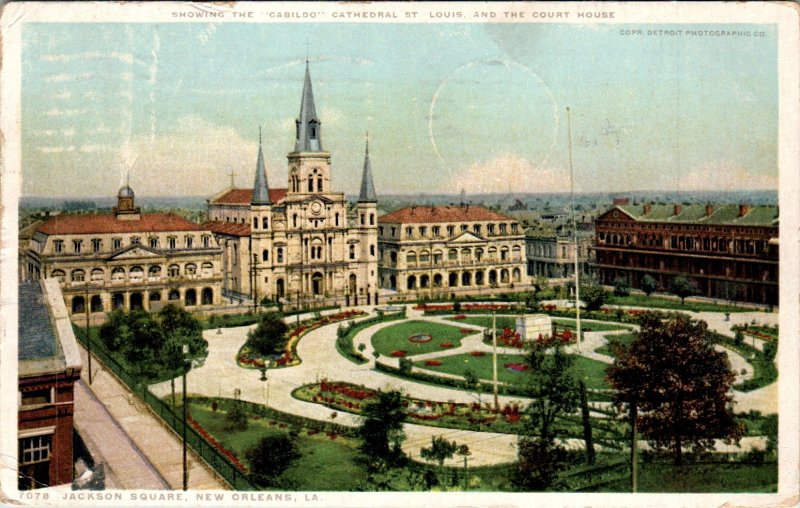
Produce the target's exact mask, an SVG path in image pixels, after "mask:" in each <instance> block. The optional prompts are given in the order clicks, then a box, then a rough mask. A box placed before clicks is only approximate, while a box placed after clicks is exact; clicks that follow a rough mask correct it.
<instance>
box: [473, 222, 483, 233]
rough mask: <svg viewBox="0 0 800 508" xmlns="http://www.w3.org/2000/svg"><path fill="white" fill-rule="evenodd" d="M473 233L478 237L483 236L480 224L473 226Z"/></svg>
mask: <svg viewBox="0 0 800 508" xmlns="http://www.w3.org/2000/svg"><path fill="white" fill-rule="evenodd" d="M472 232H473V233H475V234H476V235H479V234H481V225H480V224H473V225H472Z"/></svg>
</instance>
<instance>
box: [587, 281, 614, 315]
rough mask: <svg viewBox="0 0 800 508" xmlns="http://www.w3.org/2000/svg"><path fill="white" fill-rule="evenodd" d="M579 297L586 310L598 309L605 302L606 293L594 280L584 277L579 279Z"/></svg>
mask: <svg viewBox="0 0 800 508" xmlns="http://www.w3.org/2000/svg"><path fill="white" fill-rule="evenodd" d="M580 297H581V300H582V301H583V303H584V304H585V305H586V310H598V309H599V308H600V307H602V306H603V304H604V303H606V299H607V298H608V293H606V290H605V289H603V286H601V285H600V284H598V283H597V281H596V280H594V279H590V278H585V279H583V280H581V289H580Z"/></svg>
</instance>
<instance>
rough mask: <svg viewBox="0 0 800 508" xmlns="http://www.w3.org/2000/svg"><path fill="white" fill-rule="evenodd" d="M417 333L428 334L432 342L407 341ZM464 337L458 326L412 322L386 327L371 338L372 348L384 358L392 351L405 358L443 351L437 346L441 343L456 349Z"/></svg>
mask: <svg viewBox="0 0 800 508" xmlns="http://www.w3.org/2000/svg"><path fill="white" fill-rule="evenodd" d="M418 333H427V334H430V335H431V336H433V340H431V341H430V342H422V343H415V342H411V341H409V340H408V338H409V337H410V336H412V335H415V334H418ZM475 333H478V332H477V331H476V332H475ZM466 336H467V335H465V334H462V333H461V329H460V328H459V327H458V326H449V325H443V324H440V323H431V322H429V321H413V320H412V321H404V322H402V323H398V324H396V325H392V326H387V327H386V328H383V329H381V330H378V331H377V332H375V334H374V335H373V336H372V347H373V348H375V350H377V351H378V352H379V353H380V354H382V355H384V356H391V354H392V351H406V352H407V353H406V356H413V355H419V354H423V353H431V352H434V351H443V350H444V348H442V347H441V346H440V345H439V344H441V343H442V342H451V343H452V344H453V347H454V348H457V347H459V346H460V345H461V339H462V338H464V337H466Z"/></svg>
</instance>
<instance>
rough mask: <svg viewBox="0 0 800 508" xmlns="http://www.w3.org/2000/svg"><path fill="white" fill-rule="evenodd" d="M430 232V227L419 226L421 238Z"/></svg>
mask: <svg viewBox="0 0 800 508" xmlns="http://www.w3.org/2000/svg"><path fill="white" fill-rule="evenodd" d="M427 233H428V228H427V227H425V226H420V227H419V236H420V238H425V235H426V234H427Z"/></svg>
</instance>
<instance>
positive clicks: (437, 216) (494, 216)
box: [378, 205, 516, 224]
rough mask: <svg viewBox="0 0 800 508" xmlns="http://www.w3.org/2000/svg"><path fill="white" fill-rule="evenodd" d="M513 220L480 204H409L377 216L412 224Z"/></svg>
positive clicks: (383, 219) (383, 220) (397, 222)
mask: <svg viewBox="0 0 800 508" xmlns="http://www.w3.org/2000/svg"><path fill="white" fill-rule="evenodd" d="M488 220H501V221H514V222H516V219H514V218H513V217H509V216H507V215H503V214H501V213H497V212H495V211H493V210H489V209H488V208H484V207H482V206H475V205H469V206H460V205H452V206H409V207H406V208H401V209H399V210H395V211H393V212H390V213H387V214H386V215H382V216H380V217H378V222H385V223H392V224H414V223H430V222H465V221H488Z"/></svg>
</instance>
